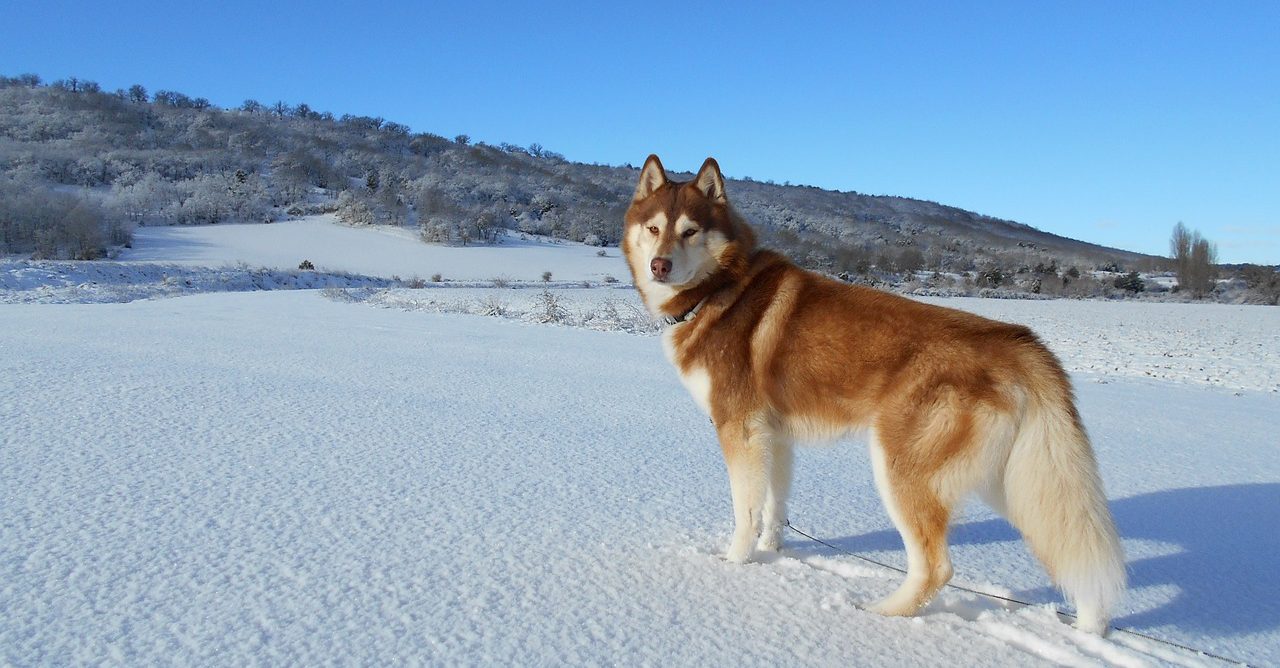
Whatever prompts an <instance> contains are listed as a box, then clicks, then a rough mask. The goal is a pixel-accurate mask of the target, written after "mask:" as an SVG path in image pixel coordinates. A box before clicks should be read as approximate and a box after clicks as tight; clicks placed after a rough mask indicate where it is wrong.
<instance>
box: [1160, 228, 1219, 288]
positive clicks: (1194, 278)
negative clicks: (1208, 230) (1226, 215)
mask: <svg viewBox="0 0 1280 668" xmlns="http://www.w3.org/2000/svg"><path fill="white" fill-rule="evenodd" d="M1169 250H1170V252H1171V253H1172V254H1173V261H1174V265H1175V270H1176V272H1177V274H1178V289H1180V290H1186V291H1188V292H1190V293H1191V294H1192V295H1193V296H1195V297H1197V298H1199V297H1203V296H1205V295H1207V294H1209V293H1210V292H1212V291H1213V278H1214V265H1215V264H1217V262H1218V247H1217V246H1216V245H1215V244H1213V243H1211V242H1210V241H1209V240H1208V239H1205V238H1204V237H1202V236H1200V231H1199V230H1189V229H1187V226H1186V225H1183V224H1182V223H1181V222H1179V223H1178V224H1177V225H1174V226H1173V236H1172V237H1170V239H1169Z"/></svg>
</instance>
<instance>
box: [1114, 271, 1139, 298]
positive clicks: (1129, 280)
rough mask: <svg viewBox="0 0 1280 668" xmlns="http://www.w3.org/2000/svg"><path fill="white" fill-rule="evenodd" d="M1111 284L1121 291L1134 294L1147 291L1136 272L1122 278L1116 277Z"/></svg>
mask: <svg viewBox="0 0 1280 668" xmlns="http://www.w3.org/2000/svg"><path fill="white" fill-rule="evenodd" d="M1113 284H1114V285H1115V286H1116V287H1117V288H1120V289H1121V290H1128V291H1129V292H1132V293H1134V294H1137V293H1139V292H1142V291H1143V290H1146V289H1147V286H1146V285H1144V284H1143V283H1142V277H1141V276H1139V275H1138V272H1136V271H1131V272H1129V273H1127V274H1125V275H1123V276H1116V280H1115V281H1114V283H1113Z"/></svg>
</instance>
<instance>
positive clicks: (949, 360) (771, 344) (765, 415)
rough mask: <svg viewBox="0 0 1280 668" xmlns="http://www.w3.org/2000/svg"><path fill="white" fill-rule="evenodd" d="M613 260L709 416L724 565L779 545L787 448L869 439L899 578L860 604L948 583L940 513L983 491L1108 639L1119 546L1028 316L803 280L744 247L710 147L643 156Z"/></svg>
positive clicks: (1085, 625) (746, 230) (782, 263)
mask: <svg viewBox="0 0 1280 668" xmlns="http://www.w3.org/2000/svg"><path fill="white" fill-rule="evenodd" d="M622 247H623V252H624V255H625V257H626V259H627V264H628V266H629V267H630V269H631V274H632V277H633V278H634V280H635V286H636V288H637V289H638V290H639V291H640V295H641V297H642V299H643V300H644V302H645V305H646V306H647V307H648V309H649V310H650V311H651V312H652V313H653V314H654V316H655V317H658V318H661V319H663V320H665V321H666V323H667V329H666V331H665V333H664V334H663V344H664V348H665V350H666V353H667V357H668V359H670V361H671V363H672V364H673V365H674V366H675V367H676V370H677V371H678V372H679V374H680V378H681V380H682V381H683V382H684V385H685V387H686V388H687V389H688V390H689V393H690V394H692V395H693V398H694V400H695V401H696V402H697V403H698V405H699V406H701V407H702V409H703V410H705V411H706V412H707V413H708V414H709V415H710V417H711V420H712V422H713V423H714V424H715V428H716V433H717V436H718V438H719V441H720V448H721V450H722V452H723V454H724V459H725V464H726V466H727V468H728V472H729V483H730V492H731V496H732V499H733V516H734V521H735V529H734V533H733V538H732V540H731V542H730V544H729V549H728V552H727V554H726V558H727V559H728V560H729V561H732V562H739V563H740V562H744V561H746V560H748V559H749V558H750V557H751V555H752V550H753V549H755V550H760V551H775V550H777V549H778V548H779V546H780V545H781V542H782V536H781V533H782V528H783V525H784V524H785V522H786V500H787V494H788V491H789V488H790V485H791V464H792V446H793V444H794V443H795V442H798V441H810V440H814V439H821V440H829V439H833V438H838V437H840V436H842V435H845V434H849V433H851V432H854V431H863V430H865V432H866V433H868V434H869V440H870V447H871V461H872V466H873V473H874V477H875V482H876V487H877V489H878V490H879V492H880V497H881V500H882V501H883V502H884V506H885V509H886V510H887V511H888V514H889V517H890V518H891V519H892V520H893V523H894V525H895V526H896V527H897V529H898V532H899V533H900V534H902V540H903V543H904V544H905V545H906V551H907V576H906V578H905V580H904V581H903V583H902V584H901V586H900V587H899V588H898V589H897V590H896V591H895V592H894V593H893V594H891V595H889V596H888V597H886V598H884V599H882V600H880V601H878V602H876V603H875V604H873V605H872V606H871V609H872V610H874V611H876V612H879V613H881V614H884V615H912V614H914V613H916V612H917V611H918V610H919V609H920V608H921V607H923V606H924V605H925V604H926V603H928V602H929V601H930V600H931V599H932V598H933V596H934V595H935V594H936V593H937V591H938V590H939V589H940V588H941V587H942V586H943V585H944V584H946V583H947V581H948V580H949V579H950V578H951V573H952V569H951V560H950V556H949V554H948V547H947V526H948V522H949V519H950V516H951V512H952V509H953V508H955V506H956V504H957V502H958V501H960V500H961V499H962V498H963V497H965V496H966V495H967V494H969V493H970V492H977V493H978V494H979V495H980V496H981V497H983V498H984V499H985V500H986V501H987V502H988V503H989V504H990V505H991V506H992V507H993V508H994V509H995V510H997V511H999V512H1000V513H1002V514H1003V515H1004V516H1005V517H1006V518H1008V520H1009V521H1010V522H1011V523H1012V524H1013V525H1014V526H1015V527H1017V528H1018V529H1019V530H1020V531H1021V532H1022V535H1023V537H1024V538H1025V539H1026V541H1027V543H1028V544H1029V546H1030V547H1031V550H1032V552H1034V554H1035V555H1036V556H1037V557H1038V558H1039V560H1040V561H1041V562H1042V563H1043V564H1044V566H1045V568H1046V569H1047V570H1048V572H1049V575H1050V576H1051V577H1052V578H1053V580H1054V582H1055V583H1056V584H1057V585H1058V586H1059V587H1060V588H1061V589H1062V591H1063V592H1064V593H1065V594H1066V596H1067V598H1068V599H1070V600H1071V602H1073V603H1074V604H1075V606H1076V609H1077V613H1078V618H1077V622H1076V625H1077V626H1078V627H1079V628H1081V629H1084V630H1088V631H1092V632H1095V633H1105V632H1106V629H1107V624H1108V622H1109V620H1110V613H1111V609H1112V607H1113V606H1114V605H1115V603H1116V602H1117V600H1118V599H1119V598H1120V596H1121V595H1122V594H1123V593H1124V588H1125V567H1124V555H1123V553H1122V552H1121V547H1120V540H1119V538H1118V537H1117V535H1116V530H1115V526H1114V524H1113V523H1112V520H1111V513H1110V511H1109V510H1108V508H1107V500H1106V497H1105V496H1104V495H1103V490H1102V483H1101V480H1100V479H1099V476H1098V468H1097V464H1096V463H1095V461H1094V455H1093V450H1092V448H1091V447H1090V445H1089V440H1088V437H1087V436H1086V435H1085V430H1084V427H1083V426H1082V424H1081V421H1080V415H1079V413H1077V412H1076V408H1075V400H1074V397H1073V395H1072V390H1071V385H1070V381H1069V380H1068V378H1067V375H1066V373H1065V372H1064V371H1063V369H1062V366H1061V364H1059V362H1058V360H1057V358H1056V357H1054V355H1053V354H1052V353H1051V352H1049V350H1048V349H1047V348H1045V346H1044V345H1043V344H1041V343H1040V341H1039V340H1038V339H1037V338H1036V336H1035V334H1033V333H1032V332H1031V330H1029V329H1027V328H1026V327H1022V326H1019V325H1011V324H1006V323H1003V322H997V321H994V320H988V319H986V318H982V317H979V316H976V315H972V314H970V313H965V312H963V311H957V310H953V309H949V308H942V307H938V306H930V305H927V304H921V303H918V302H915V301H912V300H910V299H906V298H904V297H899V296H897V295H892V294H889V293H885V292H881V291H878V290H873V289H870V288H864V287H859V286H853V285H846V284H844V283H841V282H839V281H836V280H832V279H829V278H825V277H823V276H820V275H818V274H815V273H812V272H809V271H805V270H803V269H800V268H799V267H797V266H795V265H794V264H792V263H791V262H789V261H787V260H786V259H785V258H783V257H782V256H781V255H779V254H777V253H774V252H771V251H768V250H762V249H759V248H757V247H756V245H755V235H754V233H753V232H752V230H751V228H750V227H749V226H748V225H747V224H746V222H745V221H743V219H742V218H741V217H740V216H739V215H738V214H737V213H736V212H735V211H734V209H733V207H732V206H730V204H729V200H728V197H727V195H726V193H725V184H724V178H723V177H722V176H721V174H720V168H719V166H718V165H717V164H716V161H715V160H713V159H711V158H708V159H707V161H706V162H705V163H703V165H702V168H701V169H700V170H699V171H698V174H697V176H696V177H694V179H693V180H692V181H688V182H674V181H669V180H668V179H667V176H666V172H665V171H664V170H663V167H662V163H661V162H660V161H659V160H658V157H657V156H655V155H651V156H649V158H648V160H646V161H645V164H644V168H643V169H642V170H641V173H640V182H639V184H638V185H637V187H636V191H635V195H634V198H633V200H632V202H631V205H630V208H629V209H628V210H627V213H626V217H625V222H624V229H623V242H622Z"/></svg>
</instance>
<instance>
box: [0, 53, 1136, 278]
mask: <svg viewBox="0 0 1280 668" xmlns="http://www.w3.org/2000/svg"><path fill="white" fill-rule="evenodd" d="M642 157H643V156H637V159H639V158H642ZM635 178H636V170H635V169H634V168H633V167H632V166H631V165H625V166H602V165H588V164H582V163H574V162H569V161H566V160H565V159H564V158H563V157H562V156H559V155H558V154H555V153H553V152H550V151H547V150H545V149H543V148H542V147H540V146H538V145H533V146H530V147H528V148H525V147H518V146H512V145H508V144H502V145H499V146H491V145H486V144H474V145H473V144H471V143H470V142H469V140H468V139H467V138H466V137H465V136H459V137H456V138H453V139H447V138H445V137H441V136H439V135H434V134H431V133H429V132H412V131H411V130H410V129H409V128H408V127H406V126H404V125H402V124H399V123H394V122H389V121H386V120H385V119H382V118H371V117H364V116H349V115H343V116H337V117H335V116H334V115H333V114H330V113H327V112H316V111H314V110H312V109H310V107H308V105H306V104H298V105H288V104H284V103H276V104H274V105H271V106H268V105H263V104H261V103H258V102H256V101H253V100H247V101H246V102H245V103H244V104H243V105H241V107H239V108H237V109H219V108H217V107H214V106H212V105H211V104H210V103H209V102H208V101H207V100H204V99H202V98H191V97H189V96H187V95H185V94H182V93H177V92H173V91H157V92H156V93H154V94H148V93H147V91H145V90H143V89H142V88H141V87H140V86H135V87H133V88H131V89H130V90H128V91H125V90H120V91H116V92H114V93H110V92H105V91H103V90H101V89H100V87H98V86H97V85H96V84H94V83H93V82H85V81H78V80H75V79H70V80H65V81H58V82H54V83H52V84H49V85H43V84H41V83H40V82H39V80H38V78H35V77H29V76H24V77H17V78H5V77H0V200H2V201H3V202H4V204H3V205H0V252H9V253H31V252H34V253H36V254H37V255H38V256H44V257H81V258H92V257H95V256H98V255H100V254H101V253H102V252H103V251H104V248H105V247H107V246H109V245H111V244H113V243H114V244H117V245H118V244H122V243H125V242H127V240H128V235H129V231H130V229H132V228H133V227H135V226H138V225H154V224H174V223H176V224H210V223H221V222H259V221H264V220H278V219H283V218H288V217H294V216H297V215H301V214H305V213H319V212H325V211H335V210H336V211H337V213H338V214H339V216H340V217H341V218H343V219H344V220H346V221H347V222H350V223H353V224H371V223H383V224H391V225H399V226H404V227H406V228H409V229H410V230H413V231H415V232H418V233H420V235H421V236H422V238H423V239H425V240H428V241H435V242H445V243H476V242H482V243H483V242H487V241H492V240H493V239H494V235H495V232H496V230H498V229H500V228H508V229H513V230H520V231H524V232H528V233H536V234H545V235H549V236H553V237H560V238H565V239H569V240H574V241H586V242H588V243H593V244H600V245H610V244H614V243H616V242H617V234H618V228H619V224H618V221H619V220H620V218H621V213H622V210H623V206H624V205H625V203H626V201H627V199H628V197H629V195H630V193H631V190H632V188H633V185H634V181H635ZM729 187H730V193H731V196H732V197H733V200H734V202H735V204H736V205H737V206H738V208H739V209H740V210H741V211H742V213H743V214H744V215H746V217H747V218H748V219H749V220H751V221H752V222H754V223H755V224H756V225H757V226H758V227H760V229H761V230H762V232H763V234H764V236H765V238H766V240H767V241H768V242H769V243H771V244H772V245H774V246H777V247H781V248H783V249H785V250H787V251H788V252H789V253H790V254H791V255H792V256H793V257H795V258H796V259H797V260H799V261H801V262H802V263H804V264H807V265H809V266H812V267H815V268H820V269H825V270H828V271H831V272H832V273H840V272H848V273H850V274H856V273H862V274H866V273H867V272H868V271H870V270H871V269H872V268H875V269H878V270H881V271H915V270H920V269H925V270H930V271H970V270H974V269H980V268H983V267H999V268H1002V269H1004V271H1005V273H1006V274H1010V273H1016V272H1019V271H1022V272H1024V273H1025V272H1029V271H1031V270H1032V268H1033V267H1039V268H1040V270H1041V271H1040V273H1041V274H1044V273H1047V272H1048V271H1056V270H1057V268H1059V267H1061V268H1064V269H1065V268H1066V267H1069V266H1079V267H1080V268H1081V269H1088V268H1093V267H1104V266H1106V267H1110V266H1113V265H1114V266H1119V267H1124V268H1136V267H1137V266H1138V265H1140V264H1142V265H1144V266H1146V265H1149V264H1150V263H1151V262H1152V261H1153V260H1154V258H1150V257H1149V256H1143V255H1139V254H1136V253H1130V252H1126V251H1121V250H1117V249H1111V248H1105V247H1101V246H1096V245H1093V244H1087V243H1084V242H1080V241H1075V240H1072V239H1067V238H1064V237H1059V236H1056V235H1052V234H1047V233H1045V232H1041V231H1039V230H1036V229H1034V228H1032V227H1030V226H1027V225H1023V224H1019V223H1015V222H1011V221H1006V220H999V219H995V218H991V217H988V216H983V215H981V214H978V213H974V212H970V211H965V210H962V209H958V208H954V207H948V206H944V205H941V204H936V203H933V202H926V201H920V200H913V199H908V198H904V197H891V196H872V195H864V194H860V193H855V192H835V191H827V190H821V189H818V188H813V187H806V186H781V185H776V184H772V183H761V182H757V181H752V180H734V181H731V183H730V185H729ZM95 231H96V234H95Z"/></svg>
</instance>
